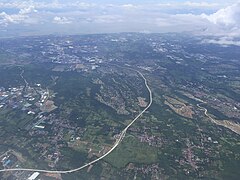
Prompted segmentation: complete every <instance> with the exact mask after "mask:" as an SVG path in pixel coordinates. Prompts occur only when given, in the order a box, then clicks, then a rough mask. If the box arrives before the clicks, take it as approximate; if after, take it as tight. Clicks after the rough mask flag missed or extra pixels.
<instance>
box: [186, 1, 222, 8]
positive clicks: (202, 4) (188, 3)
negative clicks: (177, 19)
mask: <svg viewBox="0 0 240 180" xmlns="http://www.w3.org/2000/svg"><path fill="white" fill-rule="evenodd" d="M183 5H185V6H190V7H204V8H208V7H217V6H219V4H218V3H209V2H191V1H186V2H184V3H183Z"/></svg>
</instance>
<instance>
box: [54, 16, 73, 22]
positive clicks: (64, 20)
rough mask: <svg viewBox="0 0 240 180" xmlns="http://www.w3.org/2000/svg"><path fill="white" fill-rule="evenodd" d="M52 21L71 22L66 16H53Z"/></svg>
mask: <svg viewBox="0 0 240 180" xmlns="http://www.w3.org/2000/svg"><path fill="white" fill-rule="evenodd" d="M53 23H55V24H71V23H72V21H71V20H70V19H68V18H66V17H59V16H55V17H54V18H53Z"/></svg>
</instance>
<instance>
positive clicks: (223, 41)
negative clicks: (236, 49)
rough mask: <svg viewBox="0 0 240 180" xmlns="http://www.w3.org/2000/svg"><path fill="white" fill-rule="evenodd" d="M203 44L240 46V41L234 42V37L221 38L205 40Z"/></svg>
mask: <svg viewBox="0 0 240 180" xmlns="http://www.w3.org/2000/svg"><path fill="white" fill-rule="evenodd" d="M202 43H209V44H218V45H221V46H229V45H235V46H240V41H238V40H234V39H233V38H232V37H220V38H219V39H205V40H203V41H202Z"/></svg>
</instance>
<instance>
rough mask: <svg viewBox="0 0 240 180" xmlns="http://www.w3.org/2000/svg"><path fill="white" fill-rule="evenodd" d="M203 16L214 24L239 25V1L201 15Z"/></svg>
mask: <svg viewBox="0 0 240 180" xmlns="http://www.w3.org/2000/svg"><path fill="white" fill-rule="evenodd" d="M202 17H203V18H206V19H208V20H209V21H210V22H212V23H214V24H216V25H221V26H222V25H224V26H234V27H236V26H237V27H239V26H240V2H238V3H236V4H234V5H232V6H228V7H226V8H223V9H220V10H218V11H217V12H216V13H213V14H210V15H206V14H203V15H202Z"/></svg>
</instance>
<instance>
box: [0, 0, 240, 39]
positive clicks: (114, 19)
mask: <svg viewBox="0 0 240 180" xmlns="http://www.w3.org/2000/svg"><path fill="white" fill-rule="evenodd" d="M239 19H240V1H236V0H235V1H234V0H231V1H223V0H221V1H217V0H206V1H199V0H191V1H188V0H180V1H176V0H172V1H166V0H162V1H154V0H150V1H147V0H141V1H136V0H123V1H119V0H118V1H114V2H113V1H110V0H100V1H97V0H90V1H72V0H70V1H61V0H53V1H52V0H40V1H36V0H30V1H20V0H10V1H6V0H0V34H1V35H0V36H1V37H5V36H6V37H7V36H22V35H43V34H91V33H118V32H146V33H151V32H153V33H162V32H186V31H189V32H193V33H197V34H201V35H202V34H203V35H223V36H224V38H225V39H226V38H227V39H228V40H229V38H230V40H229V41H231V40H232V38H233V37H239V36H240V30H239V29H240V28H239V27H240V21H239Z"/></svg>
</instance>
